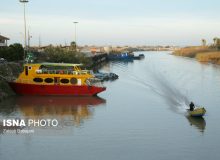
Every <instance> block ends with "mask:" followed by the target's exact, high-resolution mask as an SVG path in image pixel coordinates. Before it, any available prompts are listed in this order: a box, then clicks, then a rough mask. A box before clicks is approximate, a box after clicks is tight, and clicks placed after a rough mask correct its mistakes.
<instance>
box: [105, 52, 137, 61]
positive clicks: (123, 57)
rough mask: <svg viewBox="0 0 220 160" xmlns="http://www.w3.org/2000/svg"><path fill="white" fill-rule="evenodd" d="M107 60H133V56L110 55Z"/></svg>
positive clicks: (128, 54) (126, 54)
mask: <svg viewBox="0 0 220 160" xmlns="http://www.w3.org/2000/svg"><path fill="white" fill-rule="evenodd" d="M107 58H108V60H133V58H134V54H132V53H110V54H109V55H108V57H107Z"/></svg>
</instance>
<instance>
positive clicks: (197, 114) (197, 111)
mask: <svg viewBox="0 0 220 160" xmlns="http://www.w3.org/2000/svg"><path fill="white" fill-rule="evenodd" d="M188 113H189V115H190V116H192V117H202V116H204V115H205V113H206V110H205V108H204V107H200V108H196V109H194V110H193V111H188Z"/></svg>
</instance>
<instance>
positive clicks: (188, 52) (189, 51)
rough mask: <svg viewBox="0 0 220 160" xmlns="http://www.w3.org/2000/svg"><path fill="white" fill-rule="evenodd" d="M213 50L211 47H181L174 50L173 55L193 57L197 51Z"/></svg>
mask: <svg viewBox="0 0 220 160" xmlns="http://www.w3.org/2000/svg"><path fill="white" fill-rule="evenodd" d="M210 51H213V49H210V48H209V47H201V46H200V47H186V48H181V49H179V50H176V51H174V53H173V54H174V55H176V56H184V57H191V58H194V57H196V55H197V54H198V53H203V52H210Z"/></svg>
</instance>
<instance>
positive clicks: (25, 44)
mask: <svg viewBox="0 0 220 160" xmlns="http://www.w3.org/2000/svg"><path fill="white" fill-rule="evenodd" d="M23 4H24V48H25V50H26V49H27V33H26V16H25V3H23Z"/></svg>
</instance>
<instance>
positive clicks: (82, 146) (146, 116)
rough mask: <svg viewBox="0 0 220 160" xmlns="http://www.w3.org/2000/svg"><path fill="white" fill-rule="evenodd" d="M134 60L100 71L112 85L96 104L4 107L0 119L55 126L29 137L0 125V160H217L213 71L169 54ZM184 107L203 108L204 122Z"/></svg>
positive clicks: (217, 86)
mask: <svg viewBox="0 0 220 160" xmlns="http://www.w3.org/2000/svg"><path fill="white" fill-rule="evenodd" d="M139 53H144V54H145V59H143V60H135V61H133V62H111V63H108V64H106V65H104V66H103V67H102V68H101V71H105V72H114V73H116V74H118V75H119V79H118V80H115V81H109V82H104V85H105V86H106V87H107V90H106V91H105V92H103V93H101V94H99V97H75V98H73V97H53V96H49V97H39V96H38V97H27V96H16V97H12V98H9V99H7V100H5V101H3V102H2V103H1V104H0V119H1V120H3V119H8V118H9V119H10V118H11V119H12V118H13V119H14V118H19V119H25V120H27V119H33V120H37V119H56V120H58V122H59V125H58V126H57V127H33V128H30V129H34V133H28V134H27V133H26V134H25V133H22V134H21V133H5V132H4V130H3V129H2V126H0V128H1V129H0V159H2V160H11V159H17V160H21V159H22V160H29V159H32V160H39V159H47V160H55V159H76V160H116V159H117V160H119V159H120V160H134V159H149V160H176V159H178V160H185V159H187V160H197V159H198V160H207V159H210V160H217V159H220V136H219V135H220V134H219V133H220V127H219V120H220V118H219V114H220V106H219V104H220V66H216V65H212V64H201V63H199V62H197V61H195V60H194V59H190V58H183V57H176V56H173V55H171V54H170V53H169V52H139ZM139 53H136V54H139ZM191 101H193V102H194V103H195V104H196V105H198V106H204V107H205V108H206V110H207V114H206V115H205V116H204V118H192V117H188V116H187V114H186V109H187V105H188V103H189V102H191ZM8 129H9V130H13V129H15V128H10V127H9V128H8ZM16 129H17V128H16ZM21 129H22V128H21Z"/></svg>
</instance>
